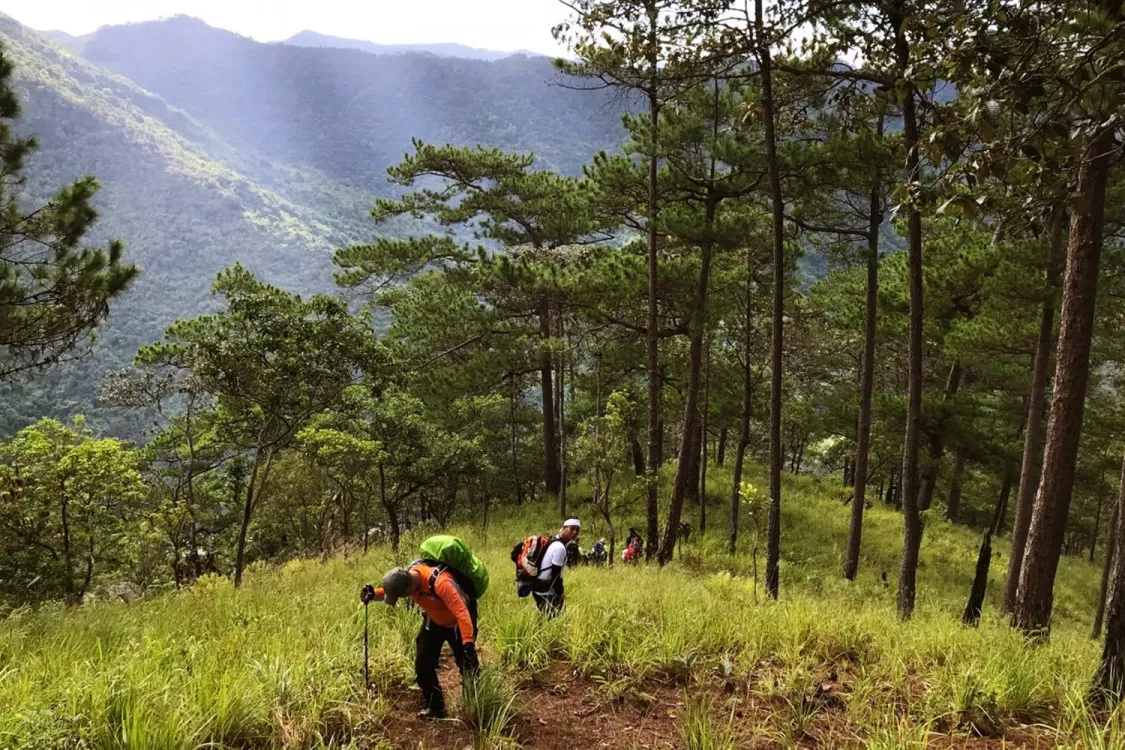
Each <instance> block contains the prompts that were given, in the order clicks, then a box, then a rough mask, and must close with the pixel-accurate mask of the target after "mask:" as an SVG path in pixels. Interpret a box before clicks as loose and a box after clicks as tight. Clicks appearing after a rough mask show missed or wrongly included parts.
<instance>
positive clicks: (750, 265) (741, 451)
mask: <svg viewBox="0 0 1125 750" xmlns="http://www.w3.org/2000/svg"><path fill="white" fill-rule="evenodd" d="M753 285H754V255H753V253H751V252H750V249H749V248H747V250H746V321H745V326H744V328H743V332H742V356H743V358H744V360H745V366H744V368H743V371H742V416H741V418H740V420H739V427H738V444H737V445H736V446H735V453H734V471H733V472H732V476H733V482H732V485H733V486H732V487H731V496H730V527H729V529H728V534H727V540H728V546H727V551H728V552H730V554H731V555H732V556H733V555H734V553H735V550H736V549H737V547H738V515H739V513H738V510H739V502H741V487H742V465H743V462H744V461H745V460H746V449H747V448H748V447H749V445H750V404H751V400H752V398H753V395H754V381H753V376H752V373H751V365H750V349H751V345H752V343H751V342H752V340H753V333H752V323H753V319H752V316H753V312H752V311H753V308H752V306H751V297H752V295H753ZM755 580H756V579H755Z"/></svg>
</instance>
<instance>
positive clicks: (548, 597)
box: [531, 576, 566, 620]
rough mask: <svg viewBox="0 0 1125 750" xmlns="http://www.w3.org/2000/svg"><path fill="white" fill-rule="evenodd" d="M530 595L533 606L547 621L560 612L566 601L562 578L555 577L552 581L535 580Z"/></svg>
mask: <svg viewBox="0 0 1125 750" xmlns="http://www.w3.org/2000/svg"><path fill="white" fill-rule="evenodd" d="M531 595H532V596H533V597H534V598H535V606H536V607H538V608H539V613H540V614H542V615H543V616H544V617H546V618H547V619H548V620H550V619H553V618H554V617H556V616H557V615H558V614H559V613H560V612H562V608H563V603H564V602H565V601H566V597H565V595H564V593H563V581H562V576H558V577H556V578H555V579H554V580H553V581H540V580H538V579H537V580H536V581H535V586H534V588H533V589H532V591H531Z"/></svg>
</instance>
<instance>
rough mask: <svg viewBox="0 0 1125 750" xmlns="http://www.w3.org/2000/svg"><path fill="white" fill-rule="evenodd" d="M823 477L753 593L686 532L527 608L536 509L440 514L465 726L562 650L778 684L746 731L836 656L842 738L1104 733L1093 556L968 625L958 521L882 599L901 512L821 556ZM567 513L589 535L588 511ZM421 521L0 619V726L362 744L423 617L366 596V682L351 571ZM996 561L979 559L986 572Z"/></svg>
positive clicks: (493, 735) (970, 538) (937, 529)
mask: <svg viewBox="0 0 1125 750" xmlns="http://www.w3.org/2000/svg"><path fill="white" fill-rule="evenodd" d="M712 475H713V476H714V477H715V478H716V484H715V485H713V486H712V488H711V493H712V494H713V495H714V496H715V499H716V508H714V509H713V510H712V516H713V517H715V518H722V517H723V515H722V514H721V508H720V507H718V505H717V501H718V498H719V497H722V496H723V494H725V491H724V490H723V486H724V485H725V482H726V481H729V477H726V476H725V475H724V474H723V473H722V472H719V471H714V472H712ZM752 479H753V477H752ZM827 487H828V483H827V482H825V485H824V487H821V486H818V485H817V483H816V482H814V481H811V480H805V479H795V478H787V480H786V495H785V515H784V523H785V533H784V538H783V549H784V550H785V553H786V557H785V559H784V560H783V565H782V572H781V575H782V578H781V580H782V589H781V590H782V598H781V601H779V602H770V601H765V600H763V599H762V598H761V597H760V596H759V597H758V598H755V595H754V585H753V581H752V580H750V578H749V572H750V569H751V566H750V562H749V559H748V557H746V556H745V555H740V556H739V557H737V558H735V559H734V560H730V559H729V558H728V557H727V556H726V555H725V554H724V552H723V540H722V538H721V535H720V534H716V535H715V536H713V537H712V536H707V535H702V536H700V535H698V534H695V535H693V538H692V540H690V541H689V542H688V543H687V544H686V545H684V548H683V562H677V563H675V564H672V565H670V566H668V567H667V568H665V569H659V568H656V567H654V566H653V567H650V566H636V567H632V566H631V567H625V566H621V565H617V566H615V567H613V568H612V569H609V568H577V569H574V570H570V571H567V574H566V575H567V594H568V601H567V607H566V610H565V612H564V613H563V615H562V616H561V617H559V618H557V619H556V620H553V621H551V622H548V623H544V622H543V621H541V620H540V619H539V617H538V616H537V614H536V613H535V612H534V605H533V604H532V603H531V602H530V601H522V600H517V599H516V597H515V595H514V587H513V586H512V585H511V583H510V579H509V575H510V572H509V569H510V562H509V561H508V558H507V552H508V550H509V549H510V547H511V543H512V541H513V540H514V539H517V538H520V537H522V536H525V535H526V534H527V533H529V532H531V531H544V530H547V529H548V528H549V521H550V519H551V517H552V513H551V511H550V509H548V508H545V507H544V508H537V509H534V510H530V511H527V510H525V511H524V513H523V515H522V516H516V515H509V516H502V517H500V518H498V519H496V520H495V521H494V523H493V525H492V526H491V527H490V528H489V529H488V533H487V537H486V536H485V535H484V533H483V532H481V531H479V530H474V529H471V528H463V529H460V530H458V531H459V533H461V534H463V535H464V536H465V537H466V538H467V539H468V540H469V541H470V543H471V544H473V546H474V547H475V548H476V549H478V550H480V551H481V552H482V554H483V556H484V558H485V561H486V562H487V563H488V565H489V567H490V569H491V571H492V574H493V590H491V591H490V592H489V594H488V596H486V597H485V598H484V599H483V600H482V602H481V617H480V622H481V642H482V645H481V652H482V654H483V657H484V659H485V661H486V663H487V664H488V665H490V667H491V668H490V669H487V670H486V672H485V674H486V675H487V678H486V681H484V682H481V683H478V684H477V685H476V686H474V687H473V688H470V691H469V693H468V695H466V696H465V698H464V699H463V700H462V702H461V703H460V704H459V705H460V706H461V716H462V719H463V720H464V721H465V722H466V723H468V724H471V725H473V727H474V729H475V731H476V733H477V736H478V741H479V742H480V743H481V744H482V745H492V746H498V745H501V744H505V743H508V744H510V742H511V740H510V739H504V737H505V736H506V735H507V734H508V733H509V732H510V731H511V727H512V726H513V725H514V724H513V722H514V714H515V712H517V711H518V710H519V707H520V705H521V704H523V701H521V699H520V697H519V695H518V693H517V694H515V695H513V693H512V692H511V689H512V688H511V686H512V685H515V686H517V687H518V689H519V690H524V691H531V690H535V689H537V688H536V687H535V685H534V682H535V675H537V674H542V673H544V672H545V671H546V670H547V669H548V668H549V667H550V666H551V665H552V664H553V663H554V662H556V661H560V660H565V661H567V662H569V664H570V665H571V666H572V668H573V669H574V670H575V671H576V672H577V673H578V674H579V675H581V676H582V677H584V678H586V679H588V680H590V681H592V682H593V683H596V684H597V685H598V686H600V687H599V689H600V690H603V691H605V692H606V693H607V694H608V695H616V696H631V697H635V698H638V699H639V700H644V699H645V696H646V695H647V694H648V691H649V690H650V689H651V685H653V684H655V683H657V682H659V683H663V684H667V685H681V686H685V688H686V689H688V690H689V691H693V695H694V691H698V690H700V689H701V686H705V685H707V684H709V680H711V679H713V676H714V675H716V674H718V675H722V676H723V677H724V678H725V682H726V683H728V684H733V685H735V686H736V690H735V696H736V697H737V696H738V695H745V691H746V690H749V691H752V692H753V693H754V694H756V695H758V696H760V697H761V698H762V699H763V700H766V701H768V702H769V703H770V705H772V706H774V707H775V710H773V711H771V712H770V715H769V716H768V717H766V718H765V719H763V721H765V722H766V725H765V726H762V727H760V728H758V729H756V730H755V731H756V732H758V733H761V734H762V735H763V736H772V737H775V738H777V739H780V740H782V741H785V742H787V743H793V744H796V743H799V742H802V741H803V742H806V743H807V742H808V741H809V740H808V739H807V737H815V736H816V731H817V726H818V722H820V721H822V720H823V719H824V717H823V716H822V710H821V708H820V707H819V706H818V704H816V703H815V702H810V700H809V697H808V696H809V693H810V691H812V690H813V689H814V688H815V686H816V684H817V683H818V681H819V680H821V679H823V678H824V676H825V675H826V674H827V673H828V672H829V671H835V672H837V673H838V675H839V679H840V685H841V701H842V704H843V708H842V711H843V715H844V717H845V719H844V723H845V724H846V726H847V732H848V735H849V736H850V737H852V738H853V739H854V742H855V743H856V744H858V745H867V746H869V747H924V746H925V744H926V742H927V741H928V740H927V738H928V737H930V736H932V735H933V734H939V733H940V734H953V735H964V736H970V735H973V734H984V735H999V734H1000V733H1002V732H1003V730H1004V728H1005V727H1008V726H1012V725H1015V724H1024V725H1033V726H1043V727H1049V728H1051V730H1052V731H1053V735H1052V736H1053V737H1054V738H1055V741H1056V743H1057V744H1058V745H1060V746H1064V747H1068V746H1077V745H1078V743H1081V746H1082V747H1095V748H1096V747H1119V746H1122V745H1121V744H1120V741H1121V739H1122V738H1125V728H1123V727H1125V725H1123V724H1122V716H1121V714H1118V715H1116V716H1113V717H1105V716H1100V715H1096V714H1094V713H1092V712H1091V711H1089V710H1088V709H1087V708H1086V707H1085V704H1084V703H1083V702H1082V700H1081V696H1082V695H1084V694H1085V690H1086V688H1087V686H1088V684H1089V679H1090V677H1091V675H1092V673H1093V670H1094V666H1095V663H1096V658H1097V654H1098V648H1097V644H1095V643H1094V642H1092V641H1090V640H1089V639H1088V638H1086V637H1085V635H1084V634H1085V631H1086V629H1087V627H1088V624H1087V623H1088V614H1087V613H1088V612H1090V611H1092V607H1093V595H1094V587H1096V585H1097V576H1096V571H1095V569H1094V568H1093V567H1092V566H1089V565H1087V564H1085V563H1082V562H1080V561H1074V560H1068V561H1065V562H1064V565H1063V567H1062V570H1061V572H1060V582H1059V588H1058V592H1057V596H1056V601H1057V602H1059V607H1058V618H1057V624H1056V627H1055V628H1054V630H1053V633H1052V637H1051V640H1050V642H1049V643H1047V644H1045V645H1042V646H1031V645H1029V644H1027V643H1026V642H1025V641H1024V640H1023V639H1022V638H1021V637H1020V636H1019V635H1018V634H1017V633H1015V632H1013V631H1012V630H1011V629H1010V628H1008V627H1007V625H1006V624H1005V623H1004V622H1003V621H1002V619H1001V618H1000V617H999V616H998V615H997V614H996V610H995V606H994V601H995V600H994V599H993V600H992V602H993V604H990V606H989V608H988V610H987V611H986V614H985V617H984V618H983V620H982V622H981V624H980V627H979V628H975V629H967V628H964V627H962V626H961V624H960V622H959V619H958V617H957V615H958V614H959V612H960V609H961V607H962V606H963V603H964V599H963V597H964V596H966V595H967V593H968V587H969V583H970V576H971V573H972V567H973V564H974V562H975V551H976V541H977V539H976V534H974V533H972V532H970V531H967V530H965V529H961V528H956V527H953V526H950V525H949V524H945V523H940V522H936V521H933V522H931V523H930V524H929V526H928V528H927V530H926V536H925V540H924V542H923V556H922V560H923V562H922V569H921V571H920V580H919V588H920V592H921V595H920V601H919V607H918V611H917V614H916V616H915V618H914V619H913V620H912V621H910V622H907V623H904V622H901V621H900V620H899V619H898V618H897V616H896V613H895V610H894V583H893V581H894V577H895V573H896V571H897V557H898V550H899V549H900V546H899V545H900V544H901V542H900V541H899V535H900V527H899V517H898V516H897V514H894V513H893V512H891V511H886V510H883V509H881V508H879V507H875V508H872V509H871V511H870V512H869V513H868V515H867V529H866V534H865V541H864V547H865V550H864V558H863V563H862V568H861V570H862V573H861V576H860V580H858V581H856V582H855V583H854V584H848V583H846V582H844V581H843V580H842V579H841V578H840V575H839V572H838V571H839V565H840V561H841V555H842V548H843V544H844V536H843V534H844V533H845V529H846V523H847V512H848V511H847V507H846V506H843V505H842V504H840V503H839V501H838V500H837V499H835V497H834V495H835V494H837V493H834V492H833V491H830V490H829V489H827ZM575 496H578V495H575ZM689 510H690V506H689ZM536 514H538V515H536ZM584 515H585V516H587V518H586V519H585V521H586V525H585V527H584V539H583V542H584V543H585V544H587V545H588V544H590V543H592V542H593V541H594V540H596V539H597V537H598V536H599V535H600V534H599V529H598V524H597V522H596V521H595V520H594V518H593V516H592V515H590V514H584ZM630 520H633V519H629V518H624V519H621V522H620V523H618V528H625V529H627V528H628V526H629V522H630ZM633 525H638V526H639V525H640V524H639V518H638V519H635V520H633ZM420 533H421V532H417V533H415V534H413V535H408V538H407V539H405V540H404V543H403V544H404V547H403V549H402V551H401V552H400V553H399V554H398V555H392V553H391V552H390V551H389V550H386V549H379V550H375V551H373V552H372V553H371V554H369V555H367V556H366V557H354V556H353V557H350V558H338V559H333V560H329V561H326V562H320V561H304V560H297V561H293V562H290V563H288V564H286V565H283V566H281V567H278V568H268V567H265V566H256V567H254V568H252V570H251V571H250V572H249V573H248V575H247V577H246V580H245V583H244V586H243V588H242V589H241V590H238V591H236V590H234V589H233V588H232V587H231V585H230V583H229V582H228V581H226V580H225V579H220V578H213V577H211V578H205V579H202V580H200V581H199V582H198V583H197V584H196V585H195V586H193V587H191V588H190V589H187V590H184V591H179V592H176V593H172V594H168V595H165V596H160V597H157V598H152V599H146V600H141V601H138V602H135V603H134V604H131V605H123V604H113V603H99V604H93V605H90V606H85V607H82V608H79V609H73V610H65V609H63V608H61V607H57V606H45V607H42V608H40V609H38V610H21V611H17V612H15V613H12V614H11V615H10V616H9V617H8V618H6V619H5V620H4V621H3V622H0V747H3V748H9V747H12V748H17V747H18V748H52V749H54V748H80V747H97V748H103V747H104V748H120V749H122V750H124V749H125V748H128V749H130V750H137V749H140V748H161V749H163V748H168V749H173V748H176V749H179V748H183V749H185V750H187V749H191V748H198V747H214V748H218V747H231V748H233V747H276V748H305V747H349V746H354V747H370V746H373V745H374V744H375V743H376V742H377V741H378V740H379V738H380V737H385V736H387V734H386V733H387V732H391V733H393V731H394V726H395V724H394V722H393V721H388V719H389V718H390V715H391V712H392V710H393V709H392V705H393V704H394V703H395V702H396V701H397V700H398V699H399V698H400V697H401V696H403V695H407V694H409V693H410V691H412V687H411V683H412V659H413V642H414V635H415V632H416V630H417V627H418V622H419V619H418V615H417V613H413V612H409V611H407V610H406V609H405V608H404V607H401V606H400V607H398V608H395V609H391V608H388V607H385V606H383V605H371V606H372V610H371V612H370V615H371V617H370V624H371V632H370V639H371V654H372V659H371V677H372V682H373V690H372V692H371V693H370V694H368V693H366V692H365V690H364V686H363V663H362V645H361V644H362V629H363V611H362V606H361V605H360V604H359V602H358V591H359V588H360V586H361V585H362V584H363V583H365V582H369V581H373V580H376V579H377V578H378V577H379V576H380V575H381V573H382V571H383V570H385V569H386V568H387V567H389V566H390V565H392V564H394V563H395V562H403V561H405V560H407V559H409V558H410V557H411V556H412V555H413V552H414V548H415V547H416V546H417V543H418V541H420V539H421V536H420ZM998 546H1002V545H998ZM1004 567H1006V566H1005V565H1004V564H1003V563H1002V562H997V563H995V564H994V576H993V578H994V580H993V581H992V582H991V583H990V585H991V587H992V588H993V593H995V592H996V590H998V589H999V571H1000V569H1002V568H1004ZM883 570H887V571H888V577H889V579H890V583H889V585H884V584H883V582H882V580H881V576H880V574H881V573H882V571H883ZM834 721H837V722H839V718H838V717H835V718H834ZM681 728H682V731H683V733H684V736H683V737H682V742H683V744H684V746H685V747H699V748H706V747H727V746H729V744H730V742H733V741H734V740H733V739H732V737H733V736H734V735H732V734H730V731H733V730H732V729H731V713H730V711H729V708H728V706H727V704H726V703H725V702H724V701H722V700H720V701H717V702H712V701H711V699H710V698H708V697H707V694H706V691H703V693H701V694H700V696H699V697H698V698H693V699H692V700H691V701H689V703H688V710H687V711H686V718H685V721H684V722H683V723H682V726H681ZM728 730H730V731H728ZM802 737H805V738H806V739H804V740H802ZM1098 738H1107V739H1104V741H1103V740H1102V739H1098ZM1099 742H1101V744H1098V743H1099ZM1107 742H1108V743H1110V744H1106V743H1107ZM1114 742H1117V743H1118V744H1113V743H1114Z"/></svg>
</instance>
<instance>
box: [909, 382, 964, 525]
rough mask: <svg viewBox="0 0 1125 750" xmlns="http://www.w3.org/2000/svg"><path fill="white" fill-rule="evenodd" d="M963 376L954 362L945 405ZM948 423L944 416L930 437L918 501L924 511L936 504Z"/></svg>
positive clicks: (946, 386)
mask: <svg viewBox="0 0 1125 750" xmlns="http://www.w3.org/2000/svg"><path fill="white" fill-rule="evenodd" d="M963 374H964V370H963V369H962V368H961V363H960V362H954V363H953V366H952V367H950V368H949V378H948V380H946V381H945V393H944V394H943V396H942V403H943V404H944V403H945V402H948V401H949V400H950V399H952V398H953V397H954V396H956V395H957V392H958V391H959V390H960V389H961V377H962V375H963ZM947 423H948V417H947V416H946V415H945V414H943V415H942V416H941V418H940V419H939V420H938V422H937V424H935V425H934V431H933V434H931V435H930V451H929V453H930V455H929V461H927V462H926V468H925V470H924V471H923V472H922V488H921V490H920V492H921V493H922V494H921V497H920V498H919V499H918V505H919V507H921V509H922V510H929V509H930V506H931V505H933V503H934V489H935V488H936V487H937V480H938V475H939V474H940V473H941V459H942V458H943V457H944V456H945V429H946V426H947Z"/></svg>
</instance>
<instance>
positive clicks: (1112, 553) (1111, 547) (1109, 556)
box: [1090, 457, 1125, 639]
mask: <svg viewBox="0 0 1125 750" xmlns="http://www.w3.org/2000/svg"><path fill="white" fill-rule="evenodd" d="M1123 505H1125V457H1122V459H1121V479H1120V481H1119V483H1118V485H1117V502H1116V503H1115V504H1114V506H1113V516H1112V518H1111V520H1110V522H1109V540H1108V541H1107V542H1106V548H1105V565H1103V566H1102V582H1101V586H1100V587H1099V588H1098V604H1097V609H1095V610H1094V626H1093V628H1091V630H1090V637H1091V638H1094V639H1097V638H1099V637H1100V636H1101V634H1102V622H1103V620H1104V618H1105V606H1106V601H1107V600H1108V599H1109V576H1110V573H1111V572H1112V571H1113V569H1114V568H1113V566H1114V560H1115V559H1116V557H1117V556H1118V555H1119V554H1121V551H1120V550H1119V549H1118V548H1117V547H1118V545H1117V533H1118V530H1117V524H1118V521H1119V520H1120V519H1119V517H1118V516H1119V514H1120V513H1121V508H1122V506H1123Z"/></svg>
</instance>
